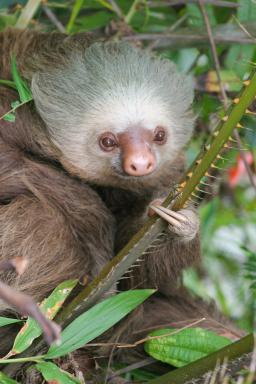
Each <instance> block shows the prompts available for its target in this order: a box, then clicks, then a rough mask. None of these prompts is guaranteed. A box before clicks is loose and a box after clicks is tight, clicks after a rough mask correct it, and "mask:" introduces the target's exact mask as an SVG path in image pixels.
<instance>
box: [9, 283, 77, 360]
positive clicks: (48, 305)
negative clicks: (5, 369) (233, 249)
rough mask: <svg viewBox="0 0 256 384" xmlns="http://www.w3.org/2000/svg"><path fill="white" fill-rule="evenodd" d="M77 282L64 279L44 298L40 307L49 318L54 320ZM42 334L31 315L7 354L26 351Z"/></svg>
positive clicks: (11, 354)
mask: <svg viewBox="0 0 256 384" xmlns="http://www.w3.org/2000/svg"><path fill="white" fill-rule="evenodd" d="M76 284H77V280H67V281H64V282H63V283H61V284H59V285H58V286H57V287H56V288H55V289H54V290H53V292H52V293H51V294H50V295H49V297H48V298H47V299H45V300H43V302H42V304H41V305H40V309H41V311H42V312H43V313H44V314H45V315H46V317H47V318H48V319H50V320H52V319H53V318H54V317H55V315H56V313H57V312H58V311H59V309H60V308H61V307H62V304H63V302H64V301H65V300H66V298H67V297H68V295H69V294H70V292H71V291H72V289H73V288H74V287H75V286H76ZM41 334H42V328H41V327H40V326H39V324H38V323H37V321H36V320H34V319H32V318H31V317H29V318H28V320H27V322H26V323H25V324H24V326H23V327H22V328H21V330H20V332H19V333H18V335H17V336H16V338H15V341H14V345H13V347H12V349H11V351H10V352H9V353H8V355H7V356H8V357H10V356H15V355H17V354H19V353H21V352H23V351H25V350H26V349H27V348H28V347H29V346H30V345H31V344H32V342H33V341H34V340H35V339H36V338H37V337H39V336H40V335H41Z"/></svg>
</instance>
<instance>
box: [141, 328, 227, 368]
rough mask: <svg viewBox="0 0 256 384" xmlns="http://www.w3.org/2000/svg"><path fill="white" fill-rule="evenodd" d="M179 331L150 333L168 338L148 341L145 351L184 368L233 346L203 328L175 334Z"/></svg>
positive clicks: (169, 330) (224, 338) (165, 330)
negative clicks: (228, 346)
mask: <svg viewBox="0 0 256 384" xmlns="http://www.w3.org/2000/svg"><path fill="white" fill-rule="evenodd" d="M177 331H178V330H177V329H174V328H165V329H160V330H157V331H154V332H152V333H150V336H160V335H167V336H162V337H160V338H156V339H152V340H148V341H146V343H145V345H144V348H145V351H146V352H147V353H148V354H149V355H150V356H152V357H154V358H155V359H156V360H160V361H162V362H164V363H168V364H171V365H173V366H175V367H182V366H184V365H186V364H189V363H191V362H192V361H195V360H198V359H201V358H202V357H205V356H207V355H209V354H210V353H212V352H215V351H217V350H219V349H221V348H223V347H225V346H226V345H229V344H231V341H230V340H229V339H227V338H226V337H223V336H219V335H217V334H216V333H214V332H212V331H208V330H207V329H203V328H187V329H183V330H181V331H180V332H178V333H174V332H177ZM170 333H172V334H170ZM168 334H169V335H168Z"/></svg>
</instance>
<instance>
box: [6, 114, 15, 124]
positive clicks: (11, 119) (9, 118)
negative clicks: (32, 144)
mask: <svg viewBox="0 0 256 384" xmlns="http://www.w3.org/2000/svg"><path fill="white" fill-rule="evenodd" d="M15 118H16V116H15V114H14V113H11V112H10V113H7V114H6V115H5V116H4V117H3V120H5V121H9V122H10V123H14V122H15Z"/></svg>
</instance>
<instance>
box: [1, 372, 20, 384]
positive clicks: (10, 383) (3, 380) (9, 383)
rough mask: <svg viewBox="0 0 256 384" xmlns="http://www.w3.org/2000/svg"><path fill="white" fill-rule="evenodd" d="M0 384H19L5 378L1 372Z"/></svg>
mask: <svg viewBox="0 0 256 384" xmlns="http://www.w3.org/2000/svg"><path fill="white" fill-rule="evenodd" d="M0 383H1V384H19V383H18V382H17V381H15V380H13V379H11V378H10V377H8V376H6V375H5V374H4V373H3V372H0Z"/></svg>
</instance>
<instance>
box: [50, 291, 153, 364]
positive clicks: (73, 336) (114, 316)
mask: <svg viewBox="0 0 256 384" xmlns="http://www.w3.org/2000/svg"><path fill="white" fill-rule="evenodd" d="M154 292H155V291H154V290H153V289H139V290H130V291H127V292H122V293H120V294H118V295H116V296H113V297H110V298H108V299H106V300H104V301H102V302H101V303H99V304H97V305H95V306H94V307H92V308H90V309H89V310H88V311H87V312H85V313H83V314H82V315H80V316H79V317H78V318H76V319H75V320H74V321H73V322H72V323H71V324H70V325H68V326H67V328H65V329H64V331H63V333H62V343H61V345H60V346H57V345H52V346H51V347H50V349H49V351H48V353H47V354H46V355H45V357H46V358H48V359H52V358H56V357H60V356H63V355H66V354H67V353H69V352H72V351H74V350H75V349H78V348H80V347H82V346H83V345H85V344H86V343H89V342H90V341H91V340H93V339H95V338H96V337H97V336H99V335H101V334H102V333H103V332H105V331H106V330H107V329H109V328H111V327H112V326H113V325H114V324H116V323H117V322H118V321H119V320H121V319H122V318H123V317H124V316H126V315H127V314H128V313H129V312H131V311H132V310H133V309H134V308H136V307H137V306H138V305H139V304H141V303H142V302H143V301H144V300H146V299H147V298H148V297H149V296H150V295H152V294H153V293H154Z"/></svg>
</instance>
